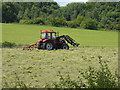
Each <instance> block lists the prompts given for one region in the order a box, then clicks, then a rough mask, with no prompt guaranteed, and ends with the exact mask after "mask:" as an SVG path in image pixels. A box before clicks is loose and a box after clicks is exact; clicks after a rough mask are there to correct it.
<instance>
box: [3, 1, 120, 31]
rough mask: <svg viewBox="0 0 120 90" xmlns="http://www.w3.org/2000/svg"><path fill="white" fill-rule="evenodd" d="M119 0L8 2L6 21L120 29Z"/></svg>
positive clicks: (4, 10) (6, 4)
mask: <svg viewBox="0 0 120 90" xmlns="http://www.w3.org/2000/svg"><path fill="white" fill-rule="evenodd" d="M119 8H120V3H119V2H87V3H70V4H68V5H67V6H66V7H59V6H58V4H57V3H56V2H39V3H38V2H4V3H2V22H3V23H11V22H17V23H22V24H41V25H53V26H67V27H72V28H76V27H81V28H86V29H99V28H104V29H110V30H115V29H116V30H120V9H119Z"/></svg>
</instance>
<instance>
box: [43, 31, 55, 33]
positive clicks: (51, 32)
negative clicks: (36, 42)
mask: <svg viewBox="0 0 120 90" xmlns="http://www.w3.org/2000/svg"><path fill="white" fill-rule="evenodd" d="M41 33H56V32H54V31H41Z"/></svg>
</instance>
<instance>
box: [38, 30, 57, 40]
mask: <svg viewBox="0 0 120 90" xmlns="http://www.w3.org/2000/svg"><path fill="white" fill-rule="evenodd" d="M40 38H41V39H52V40H55V39H56V32H54V31H41V37H40Z"/></svg>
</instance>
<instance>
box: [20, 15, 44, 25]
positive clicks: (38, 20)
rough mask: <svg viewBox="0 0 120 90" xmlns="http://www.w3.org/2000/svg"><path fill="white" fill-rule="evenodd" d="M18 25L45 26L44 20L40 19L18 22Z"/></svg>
mask: <svg viewBox="0 0 120 90" xmlns="http://www.w3.org/2000/svg"><path fill="white" fill-rule="evenodd" d="M19 23H20V24H40V25H44V24H45V22H44V20H43V19H41V18H40V17H38V18H35V19H31V20H20V22H19Z"/></svg>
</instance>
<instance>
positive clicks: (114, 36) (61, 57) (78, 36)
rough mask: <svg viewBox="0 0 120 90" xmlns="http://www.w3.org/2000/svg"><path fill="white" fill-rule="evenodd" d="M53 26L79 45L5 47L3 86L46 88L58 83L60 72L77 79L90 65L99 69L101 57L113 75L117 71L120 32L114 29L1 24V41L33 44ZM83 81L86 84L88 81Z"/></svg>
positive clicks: (3, 55)
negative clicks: (47, 48) (43, 32)
mask: <svg viewBox="0 0 120 90" xmlns="http://www.w3.org/2000/svg"><path fill="white" fill-rule="evenodd" d="M50 29H51V30H54V31H56V32H59V33H60V35H69V36H71V37H72V38H73V39H74V40H75V41H76V42H78V43H80V46H79V47H72V46H71V47H70V49H69V50H51V51H48V50H38V49H34V50H22V48H3V49H2V86H3V88H14V87H15V86H16V84H17V83H18V84H19V82H23V83H24V84H25V85H26V86H27V87H28V88H30V87H31V88H44V87H45V85H47V84H50V85H51V84H52V83H53V82H59V77H58V74H59V72H61V74H62V75H63V76H66V75H68V74H69V75H70V77H71V79H72V80H77V77H78V76H79V72H80V71H84V70H86V69H88V68H89V66H92V67H94V68H95V69H96V70H97V69H100V65H99V57H101V58H102V61H105V62H107V64H108V67H109V69H110V71H111V72H112V74H114V73H115V71H116V70H118V47H117V46H118V32H115V31H95V30H85V29H75V28H67V27H52V26H40V25H22V24H2V42H4V41H10V42H15V43H17V44H22V45H26V44H27V45H29V44H33V43H35V42H37V41H38V40H39V39H40V30H50ZM18 77H19V78H18ZM79 77H81V76H79ZM82 80H83V82H84V83H87V82H86V80H84V79H82ZM18 88H19V87H18Z"/></svg>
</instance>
